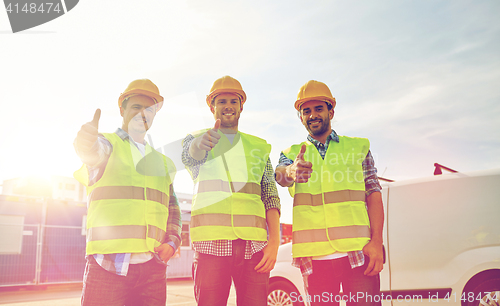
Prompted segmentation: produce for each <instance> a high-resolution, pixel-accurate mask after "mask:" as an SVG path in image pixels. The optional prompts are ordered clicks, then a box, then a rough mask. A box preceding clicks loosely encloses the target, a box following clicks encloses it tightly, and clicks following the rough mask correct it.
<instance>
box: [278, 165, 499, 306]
mask: <svg viewBox="0 0 500 306" xmlns="http://www.w3.org/2000/svg"><path fill="white" fill-rule="evenodd" d="M382 195H383V199H384V209H385V213H386V214H385V226H384V247H385V250H386V263H385V264H384V269H383V270H382V272H381V274H380V281H381V291H382V294H381V296H380V298H381V300H382V302H383V304H384V305H391V304H396V305H424V304H427V305H431V304H432V305H436V303H438V304H440V305H450V306H452V305H463V306H465V305H467V306H472V305H479V304H482V305H491V306H493V305H496V306H498V305H500V301H499V298H500V169H496V170H488V171H478V172H471V173H451V174H444V175H436V176H433V177H428V178H422V179H413V180H407V181H401V182H392V183H384V184H383V192H382ZM291 261H292V257H291V244H286V245H283V246H281V247H280V250H279V253H278V260H277V263H276V267H275V268H274V269H273V271H271V278H270V293H269V298H268V300H269V303H268V305H304V304H305V305H308V303H307V302H306V303H303V301H307V299H306V295H305V292H304V289H303V283H302V277H301V275H300V270H299V269H298V268H295V267H293V266H291Z"/></svg>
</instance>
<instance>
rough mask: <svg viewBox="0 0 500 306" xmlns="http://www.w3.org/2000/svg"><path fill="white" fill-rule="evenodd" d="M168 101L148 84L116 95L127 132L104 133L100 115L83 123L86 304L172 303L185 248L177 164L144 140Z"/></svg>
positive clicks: (79, 146) (79, 145)
mask: <svg viewBox="0 0 500 306" xmlns="http://www.w3.org/2000/svg"><path fill="white" fill-rule="evenodd" d="M162 103H163V97H162V96H160V92H159V91H158V87H157V86H156V85H155V84H154V83H153V82H151V81H150V80H148V79H139V80H135V81H132V82H131V83H130V84H129V85H128V87H127V88H126V89H125V91H124V92H123V93H122V94H121V95H120V97H119V98H118V107H119V109H120V114H121V116H122V117H123V122H122V127H121V128H118V129H117V130H116V131H115V132H114V133H98V124H99V119H100V114H101V111H100V110H99V109H98V110H97V111H96V112H95V114H94V119H93V120H92V121H90V122H88V123H86V124H84V125H83V126H82V128H81V129H80V131H79V132H78V135H77V137H76V139H75V142H74V146H75V150H76V152H77V154H78V156H79V157H80V159H81V160H82V162H83V163H84V166H83V167H82V168H81V169H80V170H78V171H77V172H75V178H77V179H78V180H79V181H80V182H81V183H82V184H84V185H85V186H87V195H88V215H87V247H86V255H87V256H86V258H87V265H86V267H85V274H84V280H83V291H82V305H106V306H109V305H117V306H118V305H120V306H121V305H158V306H159V305H162V306H164V305H165V303H166V263H167V261H168V260H169V259H170V258H171V257H172V255H173V254H174V253H175V250H176V249H177V248H178V247H179V245H180V233H181V226H182V224H181V218H180V209H179V204H178V202H177V197H176V196H175V193H174V190H173V179H174V175H175V166H174V164H173V162H172V161H171V160H170V159H169V158H167V157H165V156H164V155H163V154H161V153H159V152H158V151H156V150H155V149H154V148H152V147H151V146H150V145H149V144H148V143H147V142H146V140H145V139H144V138H145V135H146V132H147V131H148V129H149V128H150V127H151V125H152V123H153V119H154V117H155V115H156V112H157V111H158V110H159V109H160V108H161V106H162Z"/></svg>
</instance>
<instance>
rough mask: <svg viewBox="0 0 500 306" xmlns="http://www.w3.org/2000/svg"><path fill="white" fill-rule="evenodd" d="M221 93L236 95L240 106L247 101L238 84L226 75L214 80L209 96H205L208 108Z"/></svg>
mask: <svg viewBox="0 0 500 306" xmlns="http://www.w3.org/2000/svg"><path fill="white" fill-rule="evenodd" d="M221 93H232V94H235V95H237V96H238V97H239V98H240V101H241V104H242V105H243V103H245V101H246V100H247V95H246V94H245V92H244V91H243V88H242V87H241V84H240V82H238V80H237V79H235V78H232V77H230V76H228V75H226V76H223V77H222V78H220V79H217V80H215V82H214V85H212V88H211V89H210V94H209V95H208V96H207V104H208V106H210V105H211V104H212V101H213V99H215V97H217V96H218V95H219V94H221Z"/></svg>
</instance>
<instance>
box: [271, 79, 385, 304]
mask: <svg viewBox="0 0 500 306" xmlns="http://www.w3.org/2000/svg"><path fill="white" fill-rule="evenodd" d="M335 105H336V100H335V98H334V97H333V95H332V94H331V92H330V89H329V88H328V86H326V84H324V83H322V82H318V81H314V80H311V81H308V82H307V83H306V84H304V85H303V86H302V87H301V88H300V90H299V93H298V96H297V100H296V101H295V109H296V110H297V111H298V112H299V114H300V120H301V122H302V124H303V125H304V127H305V128H306V130H307V131H308V132H309V135H308V136H307V141H304V142H302V143H300V144H295V145H292V146H291V147H290V148H288V149H286V150H283V151H282V152H281V155H280V160H279V164H278V166H277V167H276V181H277V182H278V184H280V185H281V186H283V187H288V188H289V192H290V195H291V196H292V197H293V245H292V255H293V265H294V266H296V267H299V268H300V269H301V272H302V275H303V276H304V285H305V287H306V291H307V293H308V295H309V297H308V299H309V300H310V301H312V305H326V304H328V305H330V304H338V302H339V300H340V299H339V298H338V296H339V290H340V285H341V284H342V288H343V296H344V297H348V298H347V299H348V300H347V305H380V304H381V303H380V301H381V297H380V279H379V272H380V271H381V270H382V268H383V263H384V260H383V257H384V255H383V246H382V229H383V223H384V209H383V203H382V196H381V187H380V184H379V182H378V177H377V169H376V168H375V164H374V160H373V157H372V155H371V153H370V142H369V141H368V139H365V138H357V137H347V136H340V135H338V134H337V133H336V132H335V131H334V130H332V128H331V120H332V119H333V115H334V109H335ZM325 293H326V294H325ZM352 296H353V297H355V298H354V299H351V298H349V297H352ZM324 297H326V299H325V298H324ZM376 301H378V302H376Z"/></svg>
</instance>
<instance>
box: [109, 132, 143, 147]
mask: <svg viewBox="0 0 500 306" xmlns="http://www.w3.org/2000/svg"><path fill="white" fill-rule="evenodd" d="M115 134H116V135H118V136H119V137H120V138H121V139H122V140H125V139H127V138H128V139H129V140H132V141H133V142H134V143H135V140H134V139H133V138H132V137H130V135H129V134H128V133H127V132H125V131H124V130H123V129H122V128H117V129H116V131H115ZM146 143H147V142H146V140H144V143H143V145H146Z"/></svg>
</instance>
